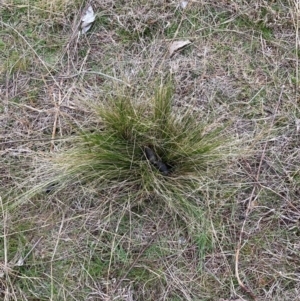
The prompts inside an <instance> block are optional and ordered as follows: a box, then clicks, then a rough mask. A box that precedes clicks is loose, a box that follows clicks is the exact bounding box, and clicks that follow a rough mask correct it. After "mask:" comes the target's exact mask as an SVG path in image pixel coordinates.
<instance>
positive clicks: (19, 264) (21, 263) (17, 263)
mask: <svg viewBox="0 0 300 301" xmlns="http://www.w3.org/2000/svg"><path fill="white" fill-rule="evenodd" d="M23 265H24V258H23V257H22V256H20V258H19V259H18V261H17V262H16V264H15V266H17V267H21V266H23Z"/></svg>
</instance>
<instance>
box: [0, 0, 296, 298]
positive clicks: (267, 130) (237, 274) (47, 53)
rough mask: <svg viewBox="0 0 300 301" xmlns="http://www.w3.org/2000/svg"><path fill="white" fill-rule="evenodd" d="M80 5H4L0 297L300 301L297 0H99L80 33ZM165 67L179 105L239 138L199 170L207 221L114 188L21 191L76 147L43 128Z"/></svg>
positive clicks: (144, 87) (140, 86) (147, 80)
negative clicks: (204, 178)
mask: <svg viewBox="0 0 300 301" xmlns="http://www.w3.org/2000/svg"><path fill="white" fill-rule="evenodd" d="M86 5H87V2H86V1H68V0H52V1H46V0H34V1H31V0H24V1H21V0H19V1H18V0H4V1H2V2H1V5H0V71H1V72H0V96H1V98H0V99H1V100H0V113H1V114H0V152H1V157H0V160H1V161H0V184H1V185H0V197H1V202H0V213H1V218H0V246H1V247H0V299H1V300H32V301H33V300H53V301H54V300H57V301H58V300H95V301H96V300H170V301H171V300H172V301H177V300H214V301H215V300H218V301H221V300H236V299H237V300H252V299H257V300H280V301H282V300H300V297H299V295H300V269H299V266H300V243H299V242H300V239H299V235H300V231H299V221H300V202H299V196H300V190H299V182H300V171H299V162H300V152H299V145H300V144H299V135H300V112H299V101H300V100H299V94H298V93H299V85H300V81H299V71H298V67H299V65H298V61H299V55H300V50H299V47H300V45H299V36H298V34H297V33H298V32H299V22H300V21H299V18H300V4H299V2H298V1H296V0H294V1H293V0H282V1H263V0H261V1H258V0H254V1H243V0H242V1H225V0H224V1H201V0H199V1H189V3H188V5H187V7H186V8H185V9H183V8H182V7H181V5H180V2H179V1H172V0H170V1H158V0H150V1H142V0H140V1H135V0H133V1H121V0H115V1H113V0H104V1H102V0H98V1H97V0H95V1H92V5H93V8H94V11H95V13H96V20H95V23H94V25H93V27H92V28H91V29H90V31H89V32H88V33H87V34H86V35H84V36H82V35H81V36H79V35H78V27H79V25H80V18H81V14H82V12H83V11H84V9H85V7H86ZM185 40H190V41H191V42H192V43H191V44H190V45H188V46H187V47H185V48H183V49H180V50H179V51H177V52H176V53H174V54H173V55H172V56H171V57H170V55H169V46H170V45H171V43H172V42H174V41H185ZM170 74H171V76H172V78H173V83H174V87H175V94H174V97H173V103H174V107H176V108H185V107H188V108H190V109H192V110H193V111H194V113H195V114H196V116H197V118H199V120H201V121H207V122H211V121H212V120H213V122H214V123H220V125H223V124H225V123H229V126H228V135H229V136H231V137H232V138H234V139H233V141H234V140H237V141H242V143H240V144H239V148H240V155H239V157H238V158H237V157H235V158H233V159H232V161H231V162H230V163H229V164H228V165H227V166H226V168H222V166H220V172H219V174H216V175H215V176H214V177H213V178H212V182H211V183H208V182H207V183H203V187H202V188H201V193H202V198H203V199H202V200H203V202H202V206H203V211H204V212H205V216H206V219H205V225H202V226H201V227H202V229H203V232H202V233H198V232H197V231H195V230H193V226H192V225H188V224H187V223H186V222H184V221H182V219H181V218H180V216H177V214H175V213H174V211H170V210H169V207H168V205H167V204H164V203H161V202H157V201H155V199H154V200H153V199H150V200H143V201H142V202H141V203H140V204H138V205H133V204H131V203H130V201H128V200H127V201H126V202H122V201H120V200H119V198H118V193H119V188H118V187H116V188H115V190H114V191H111V190H110V191H109V193H101V194H100V193H99V192H98V191H97V189H95V188H94V187H90V186H89V185H85V184H83V185H74V187H69V188H68V189H64V190H63V191H62V192H61V193H57V194H55V193H49V194H46V193H44V194H42V193H41V194H38V195H34V196H33V197H31V198H27V199H26V201H24V198H22V197H21V195H22V194H24V193H25V192H26V191H27V189H28V188H30V187H33V186H34V185H38V183H37V182H38V178H39V177H38V173H39V171H40V170H41V168H43V166H42V165H41V163H40V162H42V161H43V159H44V158H46V157H47V156H49V155H50V154H53V153H62V152H63V151H64V150H65V149H67V148H68V143H65V142H64V140H57V141H52V142H51V141H49V139H51V138H65V137H68V136H70V135H72V134H73V132H74V128H75V127H77V128H78V127H79V128H88V127H90V126H93V127H94V126H95V124H96V125H97V122H98V121H97V119H96V118H95V116H94V115H93V114H92V113H91V111H90V110H89V106H90V105H93V104H97V103H101V102H103V101H104V100H106V99H107V98H108V97H114V96H116V95H120V94H125V95H130V96H131V97H132V98H134V99H136V100H138V101H140V102H143V101H145V102H146V101H147V100H148V99H149V98H151V96H152V95H153V89H154V87H155V86H156V85H157V82H158V81H163V80H164V79H165V78H166V77H169V76H170ZM232 143H233V144H234V142H232ZM245 150H247V151H245ZM199 220H201V218H200V217H199ZM196 222H197V221H196ZM203 233H204V234H203ZM204 235H205V236H209V237H210V239H209V243H207V240H205V239H204V238H203V237H204ZM204 241H205V242H206V243H204Z"/></svg>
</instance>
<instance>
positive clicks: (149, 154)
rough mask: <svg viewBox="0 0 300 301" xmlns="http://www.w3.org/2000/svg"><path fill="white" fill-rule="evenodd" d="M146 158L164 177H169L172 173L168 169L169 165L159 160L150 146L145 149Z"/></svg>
mask: <svg viewBox="0 0 300 301" xmlns="http://www.w3.org/2000/svg"><path fill="white" fill-rule="evenodd" d="M144 151H145V156H146V158H147V160H148V161H149V162H150V163H151V164H152V165H153V166H155V168H157V169H158V170H159V171H160V172H161V173H162V174H163V175H164V176H167V175H168V174H169V173H170V169H169V168H168V166H167V164H165V163H164V162H162V161H161V160H159V158H158V156H157V155H156V154H155V152H154V151H153V150H152V149H151V148H150V147H148V146H146V147H145V148H144Z"/></svg>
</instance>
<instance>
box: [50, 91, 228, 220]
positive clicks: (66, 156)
mask: <svg viewBox="0 0 300 301" xmlns="http://www.w3.org/2000/svg"><path fill="white" fill-rule="evenodd" d="M95 111H96V114H97V116H99V119H100V121H101V127H99V128H94V129H92V130H91V129H89V130H88V131H87V130H81V131H80V134H79V137H77V138H75V139H74V140H73V147H72V148H71V150H70V151H68V152H65V153H62V154H60V155H58V156H57V157H56V158H55V159H54V166H55V168H57V170H59V176H57V178H55V177H54V178H53V179H51V182H53V183H59V186H60V187H66V186H69V185H72V184H74V183H77V182H78V183H79V182H80V183H85V184H88V185H90V186H92V187H93V188H96V189H97V190H98V191H99V192H103V191H107V190H111V189H116V188H118V189H120V190H121V194H120V200H121V199H125V200H126V195H128V194H129V195H130V198H131V201H132V200H133V204H134V203H135V202H140V200H141V199H143V198H144V199H146V198H149V197H152V198H157V199H159V200H163V201H165V202H166V203H167V204H168V205H169V207H170V208H173V209H174V210H175V211H177V212H178V213H180V214H181V215H182V214H183V213H184V216H187V217H188V219H189V220H190V219H199V218H200V219H201V216H202V215H203V214H202V213H201V212H202V211H201V210H202V209H201V203H202V201H201V189H202V188H201V187H202V186H203V185H204V183H206V182H207V181H211V179H210V177H211V176H212V172H213V171H214V170H215V167H216V166H217V165H218V164H216V163H217V162H220V160H221V159H223V158H224V157H225V156H226V155H228V153H226V150H225V147H224V145H226V139H225V138H224V135H223V134H222V127H220V126H219V127H215V126H213V125H212V126H210V128H208V125H205V124H204V123H202V122H200V121H199V120H197V118H196V116H194V115H193V114H192V112H191V111H190V110H184V111H182V110H180V112H179V111H176V110H173V109H172V88H171V87H170V86H167V87H160V88H159V89H158V90H157V91H156V93H155V96H154V97H153V100H152V101H151V102H150V103H149V105H148V106H147V105H145V103H136V102H135V101H133V100H132V99H130V98H124V97H123V98H117V99H110V100H108V101H107V102H105V103H104V104H103V105H101V106H98V107H95ZM146 149H150V150H151V151H152V152H153V154H154V156H155V157H156V158H157V161H159V162H161V164H164V166H165V168H166V170H165V171H164V172H162V171H161V170H160V168H158V166H157V165H155V164H153V162H151V160H149V158H147V154H146ZM47 185H49V183H47ZM199 210H200V211H199Z"/></svg>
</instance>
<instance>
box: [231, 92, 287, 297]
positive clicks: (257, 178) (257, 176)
mask: <svg viewBox="0 0 300 301" xmlns="http://www.w3.org/2000/svg"><path fill="white" fill-rule="evenodd" d="M283 89H284V86H282V87H281V91H280V95H279V98H278V101H277V105H276V108H275V112H274V115H273V118H272V121H271V125H270V128H269V132H270V131H271V129H272V127H273V125H274V121H275V118H276V114H277V112H278V109H279V105H280V102H281V98H282V93H283ZM267 146H268V141H266V143H265V144H264V147H263V152H262V155H261V158H260V162H259V166H258V170H257V173H256V182H257V183H259V176H260V171H261V167H262V163H263V159H264V157H265V153H266V149H267ZM256 187H257V186H254V187H253V189H252V192H251V196H250V198H249V203H248V206H247V209H246V213H245V219H244V222H243V225H242V228H241V231H240V235H239V242H238V245H237V249H236V253H235V277H236V279H237V281H238V284H239V286H240V287H241V288H242V289H243V290H244V291H245V292H246V293H247V294H248V295H249V296H250V297H251V298H252V299H253V300H257V298H256V296H255V295H254V293H253V292H252V290H251V289H250V288H249V287H247V286H246V285H245V284H244V283H243V282H242V280H241V278H240V275H239V256H240V251H241V249H242V241H243V233H244V229H245V225H246V220H247V217H248V215H249V213H250V210H251V204H252V202H253V201H255V200H256V199H257V196H256V197H255V198H254V193H255V190H256Z"/></svg>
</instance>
